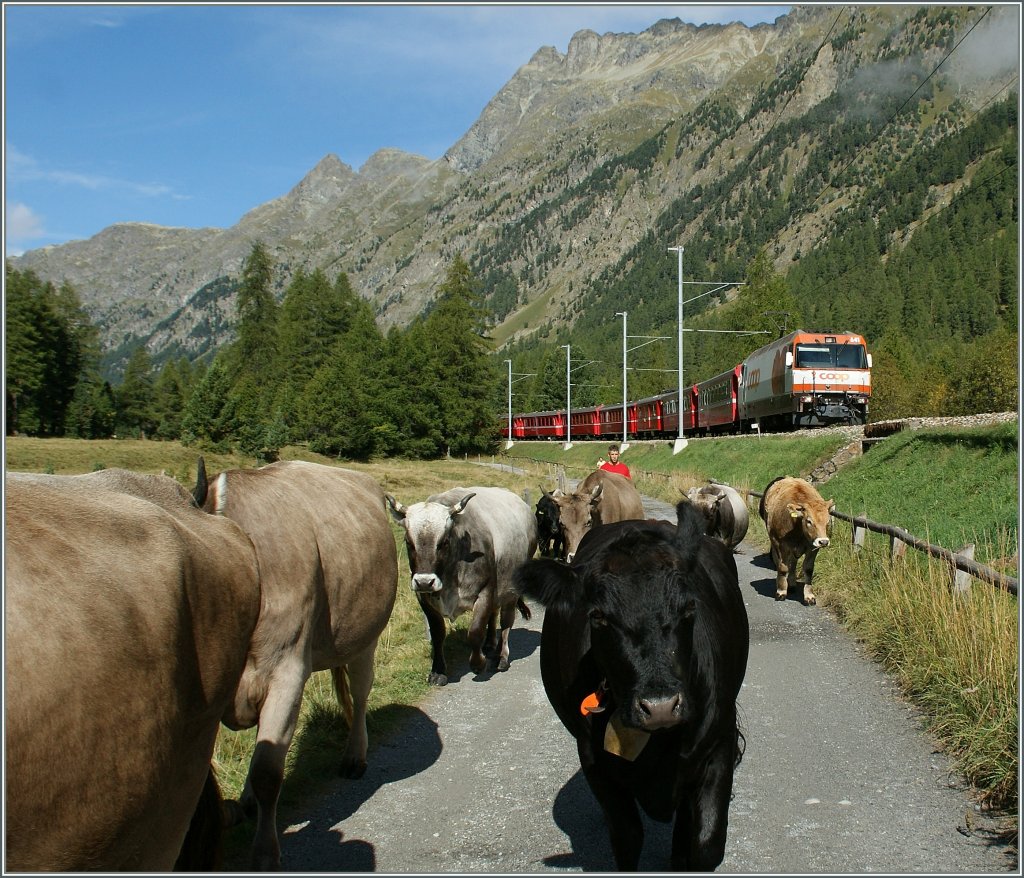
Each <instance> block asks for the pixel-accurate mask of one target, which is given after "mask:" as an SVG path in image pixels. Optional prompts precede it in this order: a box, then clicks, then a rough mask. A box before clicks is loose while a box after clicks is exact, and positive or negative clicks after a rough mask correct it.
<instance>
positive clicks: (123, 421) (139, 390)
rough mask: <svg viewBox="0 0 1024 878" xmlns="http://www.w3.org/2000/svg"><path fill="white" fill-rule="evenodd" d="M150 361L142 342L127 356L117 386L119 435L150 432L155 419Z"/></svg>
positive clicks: (153, 428)
mask: <svg viewBox="0 0 1024 878" xmlns="http://www.w3.org/2000/svg"><path fill="white" fill-rule="evenodd" d="M153 385H154V378H153V361H152V359H151V358H150V356H149V351H148V350H147V349H146V346H145V345H144V344H140V345H138V346H137V347H136V348H135V349H134V350H133V351H132V353H131V355H130V356H129V358H128V364H127V365H126V366H125V370H124V380H123V381H122V382H121V385H120V387H118V388H117V391H116V395H115V398H116V400H117V432H118V434H119V435H127V436H136V437H138V436H141V437H142V438H146V436H149V435H151V434H152V433H153V432H154V431H155V430H156V426H157V423H158V418H157V414H156V395H155V392H154V387H153Z"/></svg>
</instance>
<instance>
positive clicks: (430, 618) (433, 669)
mask: <svg viewBox="0 0 1024 878" xmlns="http://www.w3.org/2000/svg"><path fill="white" fill-rule="evenodd" d="M419 602H420V608H421V609H422V610H423V615H424V616H426V617H427V627H428V628H429V629H430V673H429V674H428V675H427V682H428V683H429V684H430V685H431V686H447V685H448V666H447V665H446V664H445V661H444V638H445V636H446V635H447V634H448V628H447V627H446V626H445V622H444V616H442V615H441V612H440V610H438V609H437V607H435V606H434V605H433V604H432V603H431V602H430V601H429V600H427V599H426V598H423V597H420V598H419Z"/></svg>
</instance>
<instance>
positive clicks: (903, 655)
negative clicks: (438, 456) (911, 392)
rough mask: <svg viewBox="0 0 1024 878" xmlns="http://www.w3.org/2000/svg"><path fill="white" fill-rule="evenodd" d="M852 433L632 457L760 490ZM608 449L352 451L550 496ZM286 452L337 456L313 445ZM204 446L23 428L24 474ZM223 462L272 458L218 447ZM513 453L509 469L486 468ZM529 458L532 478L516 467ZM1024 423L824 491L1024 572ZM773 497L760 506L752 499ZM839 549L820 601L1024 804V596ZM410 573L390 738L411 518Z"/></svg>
mask: <svg viewBox="0 0 1024 878" xmlns="http://www.w3.org/2000/svg"><path fill="white" fill-rule="evenodd" d="M846 442H847V440H846V439H845V438H844V437H842V436H841V435H838V434H834V433H832V434H823V435H821V436H812V437H799V438H795V437H784V436H762V437H753V436H751V437H743V438H736V439H699V440H691V441H690V443H689V445H688V447H687V448H686V449H684V450H683V451H682V452H681V453H680V454H679V455H675V456H674V455H673V454H672V453H671V452H672V449H671V443H643V442H640V443H632V444H631V446H630V448H629V449H628V450H627V451H626V453H625V454H624V455H623V460H624V461H625V462H626V463H627V464H628V465H629V466H630V468H631V469H632V471H633V474H634V477H635V478H636V480H637V482H638V487H639V488H640V490H641V492H642V493H644V494H647V495H650V496H653V497H657V498H658V499H661V500H665V501H668V502H675V501H677V500H678V499H679V498H680V496H681V494H682V492H684V491H685V489H686V488H687V487H689V486H690V485H693V484H701V483H704V482H705V481H706V480H708V479H715V480H719V481H723V482H726V483H728V484H731V485H734V486H735V487H737V488H739V489H741V490H755V491H761V490H763V488H764V486H765V485H766V484H767V483H768V482H769V481H770V480H771V479H772V478H774V477H775V476H776V475H796V476H806V475H807V474H808V473H810V472H811V471H812V470H813V469H814V468H815V467H817V466H818V465H820V464H821V463H822V462H823V461H825V460H827V459H829V458H830V457H831V456H832V455H833V454H834V453H835V452H836V451H838V450H839V448H840V447H842V446H843V445H845V444H846ZM606 451H607V443H596V442H576V443H574V447H573V448H571V449H569V450H568V451H564V450H563V449H562V447H561V445H559V444H557V443H541V442H537V443H516V444H515V445H514V446H513V448H512V449H511V450H509V451H508V452H503V453H502V454H500V455H496V456H495V457H493V458H491V457H488V458H475V459H468V460H462V461H456V460H445V461H432V462H410V461H378V462H373V463H369V464H354V463H343V464H342V465H344V466H346V467H349V468H351V469H357V470H361V471H365V472H368V473H370V474H371V475H372V476H374V478H376V479H377V480H378V481H379V482H380V484H381V485H382V486H384V487H385V490H387V491H389V492H391V493H393V494H394V495H395V496H397V497H398V498H399V499H400V500H401V501H402V502H403V503H406V504H408V503H411V502H415V501H417V500H422V499H424V498H425V497H426V496H427V495H428V494H430V493H433V492H435V491H439V490H443V489H445V488H448V487H452V486H454V485H458V484H463V485H474V484H484V485H500V486H503V487H508V488H510V489H512V490H514V491H516V492H517V493H521V494H522V493H524V492H525V493H526V494H527V495H528V497H529V498H530V499H531V502H535V501H536V499H537V497H538V496H539V493H540V490H541V489H551V488H554V487H555V486H556V478H557V474H558V472H559V470H560V469H561V470H563V471H564V472H565V474H566V475H567V476H568V477H569V478H582V477H583V476H585V475H586V474H587V473H588V472H591V471H592V470H593V469H594V468H595V466H596V461H597V459H598V457H601V456H603V455H604V453H605V452H606ZM282 456H283V457H285V458H301V459H307V460H315V461H319V462H322V463H328V464H332V463H333V464H337V463H338V462H337V461H330V460H327V459H325V458H322V457H319V456H318V455H314V454H310V453H309V452H307V451H305V450H304V449H301V448H287V449H285V450H284V451H283V453H282ZM196 457H197V454H196V452H195V451H194V450H192V449H188V448H184V447H182V446H181V445H178V444H177V443H161V442H139V441H127V440H126V441H108V442H82V441H78V440H61V439H51V440H32V439H22V438H13V439H12V438H9V439H8V440H7V447H6V465H7V468H8V469H13V470H26V471H35V472H43V471H50V472H56V473H80V472H88V471H90V470H93V469H99V468H102V467H115V466H121V467H126V468H129V469H134V470H137V471H139V472H163V471H166V472H168V473H169V474H170V475H172V476H174V477H175V478H177V479H178V480H179V481H180V482H182V483H183V484H185V485H186V486H188V487H191V486H192V484H193V483H194V479H195V464H196ZM205 457H206V466H207V469H208V471H209V472H210V473H211V474H212V473H214V472H216V471H218V470H220V469H223V468H228V467H235V466H252V465H255V461H253V460H251V459H247V458H244V457H240V456H226V455H212V454H208V455H205ZM482 463H502V464H506V465H507V466H504V467H501V468H495V467H488V468H484V467H481V466H480V465H479V464H482ZM513 466H514V467H516V468H522V469H525V470H526V472H527V474H526V476H523V475H521V474H517V473H515V472H514V471H513V470H512V467H513ZM1017 474H1018V433H1017V425H1016V424H1009V425H1003V426H999V427H991V428H979V429H974V430H954V429H949V430H928V431H914V432H908V433H904V434H899V435H897V436H894V437H892V438H890V439H887V440H886V441H885V442H884V443H881V444H880V445H878V446H876V447H875V448H874V449H872V450H871V451H870V452H869V453H867V454H865V455H864V456H862V457H860V458H858V459H856V460H855V461H854V462H852V463H851V464H849V465H848V466H847V467H845V468H844V469H842V470H841V471H840V472H839V473H838V474H837V475H836V476H835V477H834V478H832V479H831V480H830V481H829V482H828V483H826V484H825V485H824V486H822V487H821V493H822V494H823V495H824V496H826V497H831V498H835V500H836V504H837V508H838V509H839V510H841V511H843V512H848V513H851V514H857V515H867V516H868V517H869V518H872V519H874V520H876V521H880V522H885V523H890V524H898V525H900V526H902V527H905V528H906V529H907V530H909V531H910V532H911V533H914V534H915V535H916V536H920V537H922V538H927V539H929V540H930V541H931V542H935V543H939V544H941V545H945V546H946V547H947V548H951V549H957V548H959V546H960V545H962V544H963V543H965V542H975V543H977V544H978V559H979V560H982V561H983V562H985V563H992V564H993V566H997V565H1000V566H1001V569H1002V570H1003V572H1005V573H1008V574H1009V575H1011V576H1016V575H1017V573H1018V571H1017V565H1018V561H1017V545H1018V539H1019V537H1018V527H1019V522H1018V518H1019V497H1018V490H1017V488H1018V476H1017ZM752 508H756V507H752ZM835 525H836V527H835V531H834V533H833V547H832V548H830V549H829V550H828V551H825V552H822V553H821V555H820V556H819V560H818V565H817V572H816V580H815V583H816V589H815V591H816V592H817V594H818V598H819V602H820V603H822V604H823V605H826V606H830V607H832V608H833V609H834V610H835V612H836V613H837V614H838V615H839V617H840V618H841V619H842V620H843V621H844V623H845V624H846V625H847V626H849V628H850V629H851V631H853V632H854V634H855V635H856V636H857V637H858V638H859V639H861V640H862V641H863V642H864V643H865V645H866V646H867V647H868V649H869V650H870V651H871V652H872V653H873V654H874V655H875V656H876V657H877V658H878V660H879V661H880V662H882V663H883V664H884V665H885V666H886V667H887V668H888V669H889V670H890V671H891V672H892V673H893V674H894V675H895V676H896V678H897V679H898V680H899V681H900V682H901V684H902V685H903V687H904V689H905V691H906V692H907V694H908V695H909V696H910V697H911V698H913V699H914V701H915V702H916V703H917V704H918V705H920V706H921V707H922V709H923V710H924V712H925V714H926V715H927V716H929V717H931V728H932V731H933V733H934V734H935V736H936V739H937V740H938V741H940V742H941V743H942V745H943V746H944V747H945V749H946V750H947V751H948V752H949V753H950V755H951V756H952V757H953V758H954V760H955V761H956V764H957V767H958V768H959V769H960V770H961V771H963V773H964V774H965V775H966V776H967V777H968V779H969V780H971V781H972V782H973V783H974V784H975V785H976V786H977V787H978V789H979V790H980V792H981V796H982V798H983V799H984V801H985V802H987V803H988V804H989V805H991V806H992V807H993V808H994V809H1010V810H1013V809H1015V808H1016V805H1017V777H1018V764H1017V752H1018V723H1017V716H1018V703H1017V679H1018V660H1017V659H1018V649H1019V632H1018V607H1017V600H1016V598H1014V597H1011V596H1009V595H1006V594H1005V593H1001V592H997V590H996V589H994V588H992V587H991V586H988V585H984V584H981V583H976V584H975V585H974V587H973V588H972V590H971V594H970V595H969V596H967V597H966V598H963V597H959V598H958V597H957V596H955V595H953V594H952V593H951V591H950V590H949V588H948V587H947V585H946V578H945V577H946V571H945V569H944V567H943V566H942V565H939V564H937V563H936V562H932V563H929V562H928V561H927V560H926V559H924V558H923V557H920V556H917V555H916V553H913V552H911V553H908V558H907V559H906V560H905V561H904V562H901V563H900V564H897V565H893V564H891V563H890V562H889V560H888V557H887V548H888V542H887V540H885V539H884V538H882V537H877V542H874V543H873V542H871V541H870V540H869V545H868V546H867V548H866V550H865V551H864V552H862V553H860V554H857V555H855V554H854V553H853V551H852V547H851V546H850V545H849V543H850V542H851V539H850V533H849V526H848V525H846V524H845V523H843V522H839V521H837V522H835ZM394 535H395V540H396V546H397V548H398V552H399V556H400V558H399V564H400V584H399V589H398V601H397V603H396V606H395V610H394V613H393V614H392V617H391V621H390V623H389V625H388V627H387V629H386V630H385V632H384V634H383V635H382V637H381V641H380V646H379V648H378V653H377V672H376V682H375V686H374V690H373V694H372V697H371V709H370V715H369V729H370V740H371V748H372V747H373V742H374V741H376V740H379V739H380V737H381V736H383V735H386V734H387V733H388V731H389V730H390V729H392V728H393V727H394V726H395V724H396V723H397V722H398V721H399V720H400V719H401V718H402V717H403V716H404V715H405V714H406V713H407V711H408V708H409V707H410V706H412V705H415V704H417V703H418V702H419V701H420V700H421V699H422V698H423V697H424V696H425V694H426V693H427V689H428V687H427V684H426V671H427V668H428V666H429V648H428V643H427V640H426V638H425V634H424V624H423V618H422V613H421V611H420V609H419V607H418V605H417V604H416V601H415V599H414V598H413V596H412V594H411V592H410V590H409V589H408V587H406V585H405V579H406V576H407V574H406V571H407V570H408V567H407V562H406V559H405V545H404V540H403V539H402V538H401V532H400V530H399V529H398V527H397V526H394ZM748 540H749V541H751V542H752V543H754V544H755V545H759V546H760V547H761V548H766V546H767V535H766V533H765V530H764V526H763V524H762V523H761V521H760V519H759V518H758V517H757V514H756V511H754V512H753V514H752V515H751V526H750V533H749V534H748ZM466 623H467V620H466V619H465V618H463V619H460V620H459V622H458V623H457V624H456V625H455V626H454V631H453V635H452V636H451V637H449V639H448V641H447V643H446V652H447V654H448V658H449V661H451V662H459V661H462V662H465V661H466V660H467V657H468V647H467V645H466V639H465V629H466ZM346 734H347V732H346V727H345V723H344V720H343V719H342V718H341V714H340V711H339V710H338V709H337V707H336V706H335V704H334V696H333V688H332V685H331V681H330V676H329V674H328V673H327V672H321V673H318V674H314V675H313V677H312V678H311V679H310V681H309V683H308V684H307V687H306V693H305V698H304V703H303V709H302V716H301V719H300V723H299V728H298V732H297V734H296V737H295V741H294V743H293V745H292V749H291V752H290V754H289V761H288V765H287V772H288V774H287V777H286V780H285V785H284V789H283V790H282V799H281V820H282V825H284V824H285V821H287V815H288V813H289V808H290V806H294V804H296V803H297V802H299V801H301V800H302V799H303V798H305V797H306V796H309V795H315V794H316V792H317V791H318V789H319V788H320V785H321V784H322V783H323V782H324V780H325V779H329V778H331V777H333V776H334V772H335V770H336V765H337V763H338V761H339V760H340V757H341V753H342V750H343V746H344V741H345V737H346ZM254 739H255V733H254V731H253V730H249V731H245V732H238V733H233V732H229V731H227V730H222V732H221V735H220V736H219V739H218V743H217V750H216V754H215V759H216V764H217V767H218V772H219V777H220V779H221V782H222V785H223V787H224V791H225V794H226V795H227V796H228V797H233V796H237V795H238V793H239V792H240V790H241V786H242V783H243V782H244V777H245V771H246V768H247V763H248V758H249V754H250V753H251V750H252V746H253V742H254ZM251 831H252V829H251V827H248V826H243V827H240V828H238V829H237V830H236V831H235V833H234V834H233V835H232V839H231V842H232V845H234V846H239V845H247V844H248V841H249V839H250V838H251Z"/></svg>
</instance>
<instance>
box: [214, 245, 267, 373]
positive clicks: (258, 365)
mask: <svg viewBox="0 0 1024 878" xmlns="http://www.w3.org/2000/svg"><path fill="white" fill-rule="evenodd" d="M236 309H237V312H238V338H237V341H236V342H235V343H234V345H232V350H231V356H230V358H229V360H228V363H227V365H228V367H229V369H230V372H231V377H232V378H237V377H238V375H239V373H240V372H243V371H244V372H248V373H249V374H251V375H255V376H257V378H258V380H260V381H261V382H266V381H267V380H268V379H269V378H270V376H271V367H272V366H273V364H274V357H275V352H276V348H277V338H276V335H277V310H278V308H277V302H276V301H275V299H274V292H273V263H272V261H271V258H270V254H269V253H268V252H267V248H266V246H265V245H264V244H263V243H262V242H260V241H257V242H256V243H254V244H253V245H252V249H251V250H250V252H249V255H248V257H246V260H245V263H244V265H243V266H242V283H241V286H240V287H239V288H238V297H237V301H236Z"/></svg>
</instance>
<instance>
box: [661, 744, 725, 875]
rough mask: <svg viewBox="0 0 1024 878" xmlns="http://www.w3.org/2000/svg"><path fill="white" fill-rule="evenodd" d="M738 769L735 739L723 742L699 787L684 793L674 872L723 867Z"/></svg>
mask: <svg viewBox="0 0 1024 878" xmlns="http://www.w3.org/2000/svg"><path fill="white" fill-rule="evenodd" d="M735 767H736V739H735V738H728V737H727V738H723V739H722V740H720V741H719V742H718V744H717V745H716V746H715V749H714V750H713V751H712V753H711V755H710V756H709V757H708V761H707V763H706V764H705V766H704V771H703V776H702V777H701V779H700V781H699V783H698V784H697V785H695V786H687V787H686V788H684V789H683V790H682V795H681V797H680V804H679V808H678V810H677V811H676V822H675V826H674V827H673V829H672V861H671V865H670V868H671V869H672V871H676V872H712V871H714V870H715V869H716V868H717V867H718V866H719V865H720V864H721V862H722V859H723V858H724V857H725V836H726V830H727V828H728V823H729V799H730V798H731V796H732V781H733V771H734V770H735Z"/></svg>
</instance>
